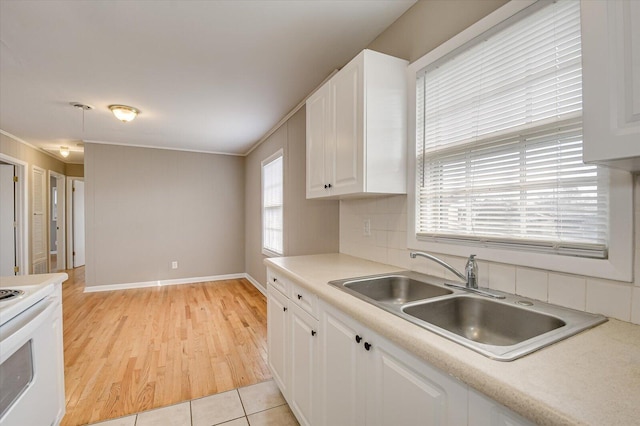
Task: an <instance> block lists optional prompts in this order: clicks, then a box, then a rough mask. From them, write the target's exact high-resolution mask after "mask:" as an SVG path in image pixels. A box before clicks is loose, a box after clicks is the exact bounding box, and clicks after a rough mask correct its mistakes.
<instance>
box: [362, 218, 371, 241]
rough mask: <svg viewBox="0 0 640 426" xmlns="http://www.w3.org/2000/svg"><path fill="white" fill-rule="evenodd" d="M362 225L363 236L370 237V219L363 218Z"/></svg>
mask: <svg viewBox="0 0 640 426" xmlns="http://www.w3.org/2000/svg"><path fill="white" fill-rule="evenodd" d="M363 225H364V230H363V231H364V232H363V234H364V236H365V237H370V236H371V219H365V220H364V222H363Z"/></svg>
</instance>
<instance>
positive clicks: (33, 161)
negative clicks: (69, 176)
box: [0, 133, 65, 174]
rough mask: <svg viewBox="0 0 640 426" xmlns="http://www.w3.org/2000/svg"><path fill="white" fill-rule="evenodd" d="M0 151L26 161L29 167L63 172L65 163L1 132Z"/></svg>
mask: <svg viewBox="0 0 640 426" xmlns="http://www.w3.org/2000/svg"><path fill="white" fill-rule="evenodd" d="M0 152H1V153H3V154H5V155H8V156H10V157H13V158H15V159H18V160H21V161H26V162H27V163H29V166H30V167H31V166H37V167H40V168H42V169H45V170H52V171H54V172H57V173H60V174H64V173H65V164H64V163H63V162H62V161H60V160H56V159H55V158H53V157H51V156H49V155H47V154H45V153H43V152H41V151H38V150H37V149H34V148H31V147H30V146H28V145H25V144H23V143H22V142H18V141H16V140H15V139H13V138H10V137H8V136H6V135H4V134H2V133H0Z"/></svg>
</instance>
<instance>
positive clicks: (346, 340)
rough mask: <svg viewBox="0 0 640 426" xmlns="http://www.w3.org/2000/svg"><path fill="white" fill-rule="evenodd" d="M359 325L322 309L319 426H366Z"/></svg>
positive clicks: (328, 308)
mask: <svg viewBox="0 0 640 426" xmlns="http://www.w3.org/2000/svg"><path fill="white" fill-rule="evenodd" d="M358 328H361V326H359V325H358V324H357V323H356V322H354V321H352V320H350V319H349V318H348V317H346V316H344V315H343V314H341V313H339V312H338V311H336V310H334V309H332V308H331V307H329V306H327V305H322V307H321V309H320V330H319V333H320V334H319V335H320V371H321V376H322V378H321V380H320V387H319V392H320V407H319V410H318V411H319V414H320V415H319V416H318V419H319V421H320V423H319V424H321V425H325V426H341V425H344V426H355V425H362V424H365V416H364V408H365V406H364V401H365V398H366V396H365V391H364V384H363V383H362V382H361V381H362V377H364V374H363V372H362V371H361V369H362V362H361V356H362V352H364V349H363V347H362V346H363V342H362V341H361V342H360V343H357V342H356V336H358V337H363V336H361V335H360V334H358V333H359V331H358Z"/></svg>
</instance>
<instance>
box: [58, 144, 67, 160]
mask: <svg viewBox="0 0 640 426" xmlns="http://www.w3.org/2000/svg"><path fill="white" fill-rule="evenodd" d="M60 155H62V156H63V157H64V158H67V157H68V156H69V147H68V146H61V147H60Z"/></svg>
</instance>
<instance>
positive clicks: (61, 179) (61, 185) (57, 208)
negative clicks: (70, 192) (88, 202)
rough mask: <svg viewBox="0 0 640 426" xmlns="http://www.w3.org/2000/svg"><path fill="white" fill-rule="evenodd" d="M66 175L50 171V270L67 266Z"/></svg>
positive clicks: (54, 270)
mask: <svg viewBox="0 0 640 426" xmlns="http://www.w3.org/2000/svg"><path fill="white" fill-rule="evenodd" d="M65 184H66V181H65V176H64V175H61V174H59V173H56V172H53V171H49V272H58V271H61V270H64V269H65V268H66V238H65V210H66V209H65V200H66V194H65V188H66V185H65Z"/></svg>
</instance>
